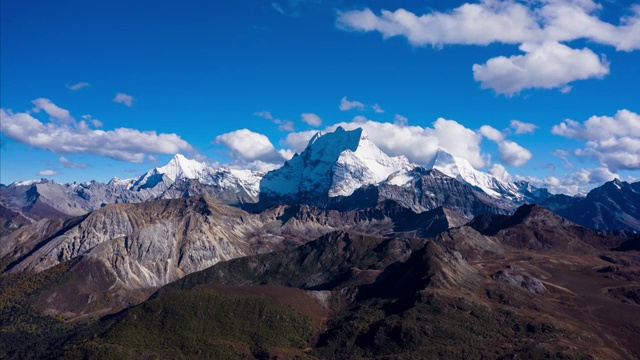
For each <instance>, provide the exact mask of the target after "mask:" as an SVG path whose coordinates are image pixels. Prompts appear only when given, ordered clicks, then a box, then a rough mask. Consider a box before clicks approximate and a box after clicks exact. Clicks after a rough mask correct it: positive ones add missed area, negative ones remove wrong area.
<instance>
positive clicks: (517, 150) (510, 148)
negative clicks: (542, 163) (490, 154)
mask: <svg viewBox="0 0 640 360" xmlns="http://www.w3.org/2000/svg"><path fill="white" fill-rule="evenodd" d="M498 151H500V161H502V162H503V163H505V164H507V165H511V166H521V165H524V164H525V163H526V162H527V161H529V160H530V159H531V156H532V155H531V151H529V150H527V149H525V148H523V147H522V146H520V145H518V144H516V143H515V142H513V141H510V140H504V141H501V142H499V143H498Z"/></svg>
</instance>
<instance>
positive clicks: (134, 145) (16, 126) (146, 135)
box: [0, 99, 193, 162]
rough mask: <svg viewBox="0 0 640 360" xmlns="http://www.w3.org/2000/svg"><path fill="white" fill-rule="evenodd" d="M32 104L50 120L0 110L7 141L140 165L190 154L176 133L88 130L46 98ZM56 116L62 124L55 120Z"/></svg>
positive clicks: (186, 143) (118, 129)
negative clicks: (167, 156) (148, 157)
mask: <svg viewBox="0 0 640 360" xmlns="http://www.w3.org/2000/svg"><path fill="white" fill-rule="evenodd" d="M34 104H36V107H39V108H41V109H43V110H44V111H45V112H47V113H48V114H49V115H50V116H52V117H53V118H54V119H53V120H51V121H49V122H41V121H40V120H38V119H36V118H34V117H33V116H31V114H29V113H26V112H23V113H13V112H11V110H5V109H0V130H1V131H2V133H3V134H4V135H5V136H6V137H7V138H9V139H11V140H14V141H18V142H21V143H23V144H26V145H29V146H33V147H35V148H38V149H45V150H49V151H52V152H54V153H58V154H83V153H84V154H95V155H101V156H106V157H109V158H112V159H116V160H123V161H130V162H142V161H143V160H144V157H145V155H146V154H175V153H177V152H181V151H193V148H192V147H191V145H189V143H188V142H186V141H184V140H183V139H181V138H180V136H178V135H176V134H157V133H156V132H155V131H144V132H141V131H139V130H136V129H130V128H117V129H114V130H109V131H104V130H98V129H91V128H90V127H89V125H88V124H87V123H86V122H85V121H84V120H83V121H80V122H76V121H75V120H73V118H72V117H71V116H70V115H68V111H67V110H65V109H61V108H59V107H57V106H56V105H55V104H53V103H52V102H51V101H50V100H48V99H38V100H35V101H34ZM54 114H55V115H54ZM59 117H63V118H65V119H66V121H65V122H63V123H60V122H58V121H55V120H56V118H59Z"/></svg>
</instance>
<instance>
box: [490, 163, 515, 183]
mask: <svg viewBox="0 0 640 360" xmlns="http://www.w3.org/2000/svg"><path fill="white" fill-rule="evenodd" d="M489 174H491V175H493V176H495V177H497V178H498V179H500V180H502V181H512V180H513V179H512V177H511V175H510V174H509V172H507V169H505V168H504V166H502V165H501V164H493V165H491V167H490V168H489Z"/></svg>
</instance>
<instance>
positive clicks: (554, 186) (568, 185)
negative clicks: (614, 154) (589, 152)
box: [514, 167, 620, 195]
mask: <svg viewBox="0 0 640 360" xmlns="http://www.w3.org/2000/svg"><path fill="white" fill-rule="evenodd" d="M514 178H515V180H518V181H527V182H529V183H530V184H532V185H534V186H537V187H544V188H547V189H548V190H549V191H550V192H551V193H554V194H568V195H575V194H578V193H586V192H588V191H589V190H591V189H593V188H594V187H597V186H600V185H602V184H603V183H605V182H607V181H611V180H613V179H619V178H620V176H619V175H618V174H616V173H613V172H611V171H609V169H607V168H603V167H599V168H593V169H579V170H576V171H574V172H573V173H570V174H567V175H564V176H561V177H557V176H547V177H545V178H543V179H539V178H536V177H532V176H519V175H516V176H514Z"/></svg>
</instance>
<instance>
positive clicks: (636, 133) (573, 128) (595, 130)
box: [551, 110, 640, 172]
mask: <svg viewBox="0 0 640 360" xmlns="http://www.w3.org/2000/svg"><path fill="white" fill-rule="evenodd" d="M551 132H552V133H553V134H555V135H560V136H564V137H567V138H571V139H576V140H582V141H585V145H584V148H582V149H576V150H574V154H575V155H577V156H585V157H591V158H594V159H596V160H598V161H599V162H600V164H601V165H602V166H603V167H606V168H608V169H609V170H610V171H612V172H616V171H618V170H638V169H640V115H638V114H637V113H634V112H632V111H629V110H619V111H618V112H616V114H615V115H614V116H613V117H610V116H592V117H591V118H589V119H588V120H586V121H585V122H584V123H580V122H578V121H575V120H571V119H566V120H564V121H563V122H562V123H560V124H558V125H555V126H554V127H553V128H552V129H551Z"/></svg>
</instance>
